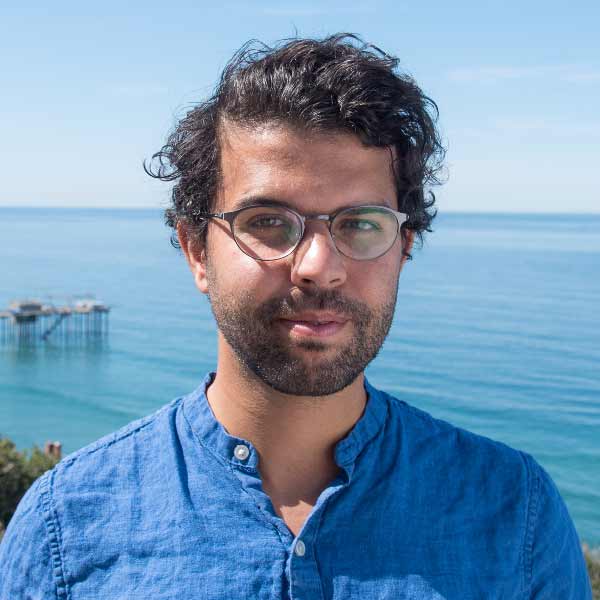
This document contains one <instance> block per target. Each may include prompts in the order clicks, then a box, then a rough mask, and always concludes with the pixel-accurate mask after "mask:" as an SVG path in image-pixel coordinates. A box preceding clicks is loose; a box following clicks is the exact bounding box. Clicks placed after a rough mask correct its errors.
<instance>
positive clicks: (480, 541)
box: [0, 374, 591, 600]
mask: <svg viewBox="0 0 600 600" xmlns="http://www.w3.org/2000/svg"><path fill="white" fill-rule="evenodd" d="M213 376H214V374H211V375H209V376H207V378H206V379H205V381H204V382H203V384H202V385H201V386H200V387H199V388H198V389H197V390H196V391H195V392H193V393H192V394H190V395H188V396H185V397H182V398H178V399H176V400H174V401H173V402H171V403H170V404H168V405H167V406H165V407H163V408H162V409H161V410H159V411H158V412H156V413H155V414H153V415H151V416H149V417H146V418H144V419H141V420H138V421H135V422H133V423H131V424H130V425H128V426H126V427H125V428H123V429H121V430H119V431H118V432H116V433H114V434H111V435H109V436H107V437H104V438H102V439H100V440H98V441H97V442H95V443H93V444H91V445H89V446H87V447H85V448H83V449H82V450H79V451H78V452H75V453H74V454H72V455H70V456H67V457H66V458H64V459H63V460H62V461H61V462H60V463H59V464H58V465H57V466H56V467H55V468H54V469H53V470H52V471H49V472H48V473H46V474H45V475H43V476H42V477H41V478H40V479H38V480H37V481H36V483H35V484H34V485H33V486H32V487H31V488H30V490H29V491H28V492H27V494H26V496H25V497H24V498H23V500H22V501H21V503H20V505H19V508H18V510H17V512H16V514H15V515H14V517H13V519H12V520H11V522H10V524H9V526H8V528H7V532H6V535H5V538H4V540H3V542H2V544H1V545H0V599H1V600H15V599H19V600H29V599H44V600H49V599H56V600H59V599H60V600H67V599H69V600H83V599H85V600H89V599H91V598H110V599H111V600H117V599H123V600H125V599H127V600H132V599H137V598H140V599H144V600H145V599H147V598H152V599H153V600H160V599H167V598H168V599H174V598H177V599H178V600H186V599H192V598H194V599H198V598H202V599H215V600H216V599H228V600H230V599H231V598H240V599H241V598H257V599H265V600H266V599H267V598H268V599H282V598H283V599H290V600H292V599H293V600H296V599H298V600H312V599H315V600H316V599H335V600H348V599H352V598H360V599H363V600H364V599H387V598H389V599H395V600H397V599H401V600H413V599H414V600H417V599H418V600H470V599H498V600H500V599H502V600H517V599H519V600H522V599H523V600H524V599H535V600H589V599H591V590H590V587H589V581H588V577H587V573H586V569H585V564H584V560H583V556H582V553H581V548H580V544H579V540H578V537H577V533H576V531H575V528H574V526H573V523H572V521H571V518H570V517H569V514H568V512H567V509H566V507H565V505H564V502H563V501H562V499H561V497H560V495H559V493H558V491H557V489H556V487H555V485H554V483H553V482H552V480H551V479H550V477H549V476H548V474H547V473H546V472H545V471H544V470H543V469H542V468H541V467H540V466H539V465H538V464H537V463H536V462H535V460H534V459H533V458H532V457H531V456H529V455H527V454H525V453H523V452H519V451H517V450H513V449H511V448H509V447H508V446H505V445H504V444H501V443H498V442H495V441H492V440H490V439H487V438H484V437H481V436H478V435H475V434H473V433H470V432H467V431H465V430H462V429H459V428H457V427H454V426H452V425H450V424H448V423H446V422H444V421H440V420H437V419H434V418H433V417H431V416H430V415H428V414H427V413H424V412H422V411H420V410H418V409H416V408H414V407H411V406H409V405H407V404H406V403H405V402H402V401H400V400H397V399H395V398H393V397H391V396H389V395H388V394H385V393H383V392H381V391H378V390H376V389H375V388H373V387H372V386H371V385H369V384H368V383H366V384H365V386H366V390H367V393H368V402H367V405H366V408H365V411H364V413H363V415H362V417H361V419H360V420H359V421H358V423H357V424H356V425H355V427H354V428H353V430H352V431H351V432H350V433H349V434H348V436H347V437H346V438H344V439H343V440H341V441H340V442H339V443H338V444H337V446H336V449H335V459H336V462H337V464H338V465H339V467H340V475H339V476H338V477H337V478H336V479H335V480H333V481H332V482H331V483H330V485H329V486H328V487H327V488H326V489H325V490H324V491H323V492H322V493H321V495H320V497H319V499H318V501H317V503H316V504H315V506H314V508H313V510H312V512H311V513H310V515H309V517H308V519H307V521H306V522H305V524H304V526H303V528H302V530H301V531H300V533H299V535H298V537H297V538H294V536H293V534H292V533H291V532H290V530H289V529H288V528H287V526H286V525H285V523H284V522H283V520H282V519H281V518H279V517H278V516H277V515H276V513H275V511H274V509H273V506H272V504H271V501H270V499H269V497H268V496H267V495H266V494H265V493H264V492H263V490H262V486H261V480H260V475H259V472H258V455H257V452H256V450H255V448H254V447H253V446H252V444H251V443H250V442H248V441H247V440H244V439H241V438H236V437H232V436H230V435H228V434H227V432H226V431H225V430H224V428H223V427H222V426H221V425H220V424H219V423H218V422H217V421H216V419H215V417H214V415H213V413H212V411H211V408H210V405H209V404H208V402H207V400H206V395H205V390H206V387H207V385H208V384H209V383H210V381H211V377H213ZM239 446H245V447H246V448H247V450H248V451H247V452H246V451H243V450H242V451H240V449H239ZM236 448H237V451H236ZM246 455H247V456H246ZM300 541H301V542H302V543H299V542H300ZM302 551H304V552H302Z"/></svg>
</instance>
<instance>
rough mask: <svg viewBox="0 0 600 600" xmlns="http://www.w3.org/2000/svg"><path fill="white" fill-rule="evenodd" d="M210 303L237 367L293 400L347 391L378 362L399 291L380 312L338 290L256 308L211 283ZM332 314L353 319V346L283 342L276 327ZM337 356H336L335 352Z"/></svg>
mask: <svg viewBox="0 0 600 600" xmlns="http://www.w3.org/2000/svg"><path fill="white" fill-rule="evenodd" d="M210 279H212V280H213V281H210V282H209V290H210V291H209V294H208V297H209V301H210V305H211V308H212V312H213V314H214V317H215V320H216V322H217V326H218V327H219V330H220V331H221V333H222V334H223V337H224V338H225V340H226V341H227V343H228V344H229V346H230V347H231V348H232V350H233V352H234V353H235V355H236V356H237V358H238V360H239V362H240V363H241V365H242V366H243V367H245V369H246V370H248V371H250V372H251V373H253V374H254V375H255V376H256V377H258V379H259V380H260V381H262V382H263V383H264V384H266V385H268V386H269V387H271V388H273V389H274V390H277V391H278V392H282V393H284V394H291V395H295V396H326V395H329V394H333V393H335V392H338V391H340V390H342V389H344V388H345V387H347V386H349V385H350V384H351V383H352V382H353V381H355V380H356V378H357V377H358V376H359V375H360V374H361V373H362V372H363V371H364V370H365V368H366V366H367V365H368V364H369V363H370V362H371V361H372V360H373V359H374V358H375V357H376V356H377V353H378V352H379V350H380V348H381V346H382V344H383V342H384V340H385V338H386V336H387V334H388V332H389V330H390V327H391V325H392V320H393V317H394V308H395V305H396V295H397V285H396V286H394V293H393V294H392V297H391V298H390V300H389V302H385V303H383V304H381V305H379V306H377V307H376V308H370V307H369V306H368V305H367V304H365V303H363V302H359V301H356V300H350V299H348V298H345V297H344V296H343V295H342V294H341V293H340V292H339V291H337V290H320V291H319V290H316V291H314V292H310V293H309V292H306V291H302V292H301V295H296V294H295V295H294V296H293V297H292V296H291V295H287V296H285V297H283V296H282V297H274V298H271V299H269V300H267V301H266V302H264V303H262V304H259V305H257V304H256V301H255V299H254V298H253V297H252V295H251V294H250V293H249V292H247V291H244V292H239V293H238V294H237V295H235V296H234V295H232V294H221V293H219V290H218V285H215V284H216V281H215V280H214V278H213V277H211V278H210ZM311 310H313V311H314V310H318V311H331V312H335V313H340V314H343V315H345V317H347V318H348V319H349V323H347V324H346V327H348V326H351V327H352V334H351V336H350V339H349V341H347V342H345V343H340V344H339V346H338V347H333V346H332V344H331V343H323V342H320V341H319V340H318V339H315V340H297V339H292V338H290V337H288V336H284V335H283V333H282V328H281V327H280V325H279V324H278V323H277V321H278V320H279V319H282V318H284V319H285V318H293V316H294V315H295V314H299V313H300V312H302V311H311ZM332 350H333V352H332Z"/></svg>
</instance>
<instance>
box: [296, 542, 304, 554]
mask: <svg viewBox="0 0 600 600" xmlns="http://www.w3.org/2000/svg"><path fill="white" fill-rule="evenodd" d="M294 553H295V554H296V556H304V555H305V554H306V546H305V545H304V542H303V541H302V540H298V541H297V542H296V545H295V546H294Z"/></svg>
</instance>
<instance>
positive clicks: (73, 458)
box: [55, 398, 182, 469]
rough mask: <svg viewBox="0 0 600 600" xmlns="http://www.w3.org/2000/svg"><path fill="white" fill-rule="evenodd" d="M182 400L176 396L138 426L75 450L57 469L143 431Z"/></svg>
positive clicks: (126, 428)
mask: <svg viewBox="0 0 600 600" xmlns="http://www.w3.org/2000/svg"><path fill="white" fill-rule="evenodd" d="M181 400H182V398H175V400H172V401H171V402H169V403H168V404H166V405H165V406H163V407H161V408H159V409H158V410H157V411H156V412H154V413H153V414H151V415H148V416H147V417H143V418H142V422H141V423H139V424H138V425H137V426H136V427H133V428H132V429H128V427H127V426H125V431H122V432H121V433H120V434H119V435H116V434H115V435H114V436H113V437H112V438H111V439H108V440H106V441H105V442H103V443H102V444H93V445H92V447H91V448H89V449H86V448H83V449H82V450H80V451H77V452H75V453H74V454H73V455H72V456H70V457H67V458H65V459H64V460H63V461H61V462H60V463H59V464H58V465H56V467H55V469H57V468H58V467H68V466H70V465H71V464H72V463H74V462H75V461H76V460H78V459H79V458H81V457H83V456H89V455H91V454H94V452H98V451H99V450H104V449H106V448H109V447H110V446H112V445H113V444H116V443H117V442H120V441H121V440H124V439H127V438H128V437H129V436H131V435H133V434H134V433H137V432H138V431H141V430H142V429H144V428H145V427H148V426H149V425H151V424H152V423H154V421H155V420H156V418H157V417H158V416H159V415H160V414H161V413H163V412H165V411H167V410H168V409H169V408H171V407H172V406H174V405H175V404H177V403H178V402H180V401H181Z"/></svg>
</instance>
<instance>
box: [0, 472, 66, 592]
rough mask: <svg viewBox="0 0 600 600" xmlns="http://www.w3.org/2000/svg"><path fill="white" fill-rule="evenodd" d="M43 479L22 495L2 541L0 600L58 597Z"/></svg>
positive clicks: (0, 553)
mask: <svg viewBox="0 0 600 600" xmlns="http://www.w3.org/2000/svg"><path fill="white" fill-rule="evenodd" d="M41 479H43V476H42V478H40V479H38V480H37V481H36V482H35V483H34V484H33V485H32V486H31V487H30V488H29V490H28V491H27V493H26V494H25V496H23V498H22V499H21V502H20V503H19V506H18V507H17V510H16V512H15V514H14V515H13V517H12V519H11V520H10V522H9V524H8V527H7V529H6V533H5V534H4V538H3V539H2V542H1V543H0V600H14V599H16V598H19V599H20V600H54V599H56V598H57V592H56V586H55V585H54V581H53V572H52V558H51V551H50V544H49V540H48V533H47V529H46V523H45V520H44V517H43V509H42V498H41V494H40V480H41Z"/></svg>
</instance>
